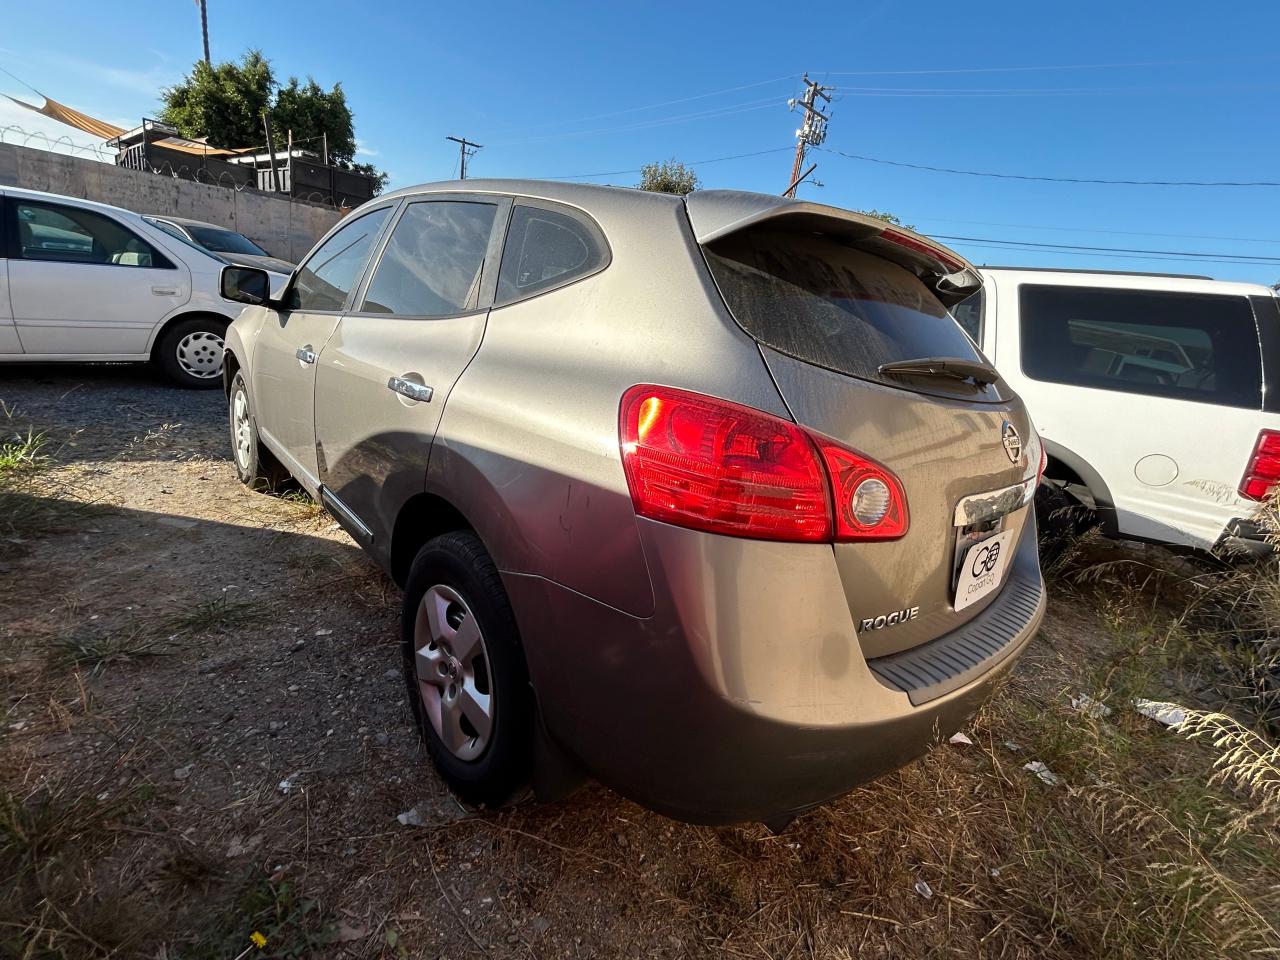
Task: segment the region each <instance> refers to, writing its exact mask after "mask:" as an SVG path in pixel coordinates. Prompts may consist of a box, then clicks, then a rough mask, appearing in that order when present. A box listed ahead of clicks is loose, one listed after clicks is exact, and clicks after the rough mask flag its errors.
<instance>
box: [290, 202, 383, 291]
mask: <svg viewBox="0 0 1280 960" xmlns="http://www.w3.org/2000/svg"><path fill="white" fill-rule="evenodd" d="M390 214H391V207H382V208H380V209H378V210H374V211H373V212H372V213H366V214H365V215H364V216H362V217H357V218H356V219H355V220H352V221H351V222H350V223H348V224H346V225H345V226H343V227H342V229H340V230H339V231H338V232H337V233H335V234H334V235H333V236H331V237H330V238H329V239H328V240H326V241H325V242H324V243H322V244H321V245H320V246H319V247H317V248H316V249H315V250H314V251H313V252H312V254H311V256H310V257H308V258H307V261H306V263H304V264H303V265H302V267H301V268H300V269H299V270H298V274H297V279H296V280H295V281H294V284H293V292H292V294H291V295H290V300H291V302H290V304H289V306H290V307H291V308H292V309H294V310H319V311H336V310H341V309H342V306H343V304H345V303H346V302H347V294H349V293H350V292H351V288H352V287H354V286H355V285H356V282H357V281H358V280H359V279H360V274H361V273H363V272H364V266H365V264H366V263H368V262H369V254H370V253H372V252H373V244H374V242H375V241H376V240H377V239H378V234H380V233H381V232H382V227H383V224H385V223H386V222H387V217H388V216H390Z"/></svg>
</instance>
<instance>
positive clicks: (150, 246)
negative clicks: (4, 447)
mask: <svg viewBox="0 0 1280 960" xmlns="http://www.w3.org/2000/svg"><path fill="white" fill-rule="evenodd" d="M223 266H225V262H224V261H222V260H221V259H219V258H218V257H216V256H213V255H211V254H209V253H207V252H206V251H204V250H201V249H200V248H199V247H197V246H195V245H194V244H191V243H188V242H186V241H184V240H182V239H180V238H177V237H175V236H173V235H171V234H169V233H166V232H165V231H163V230H161V229H158V228H157V227H155V226H154V225H152V224H150V223H148V222H147V221H146V220H144V219H143V218H142V217H141V216H139V215H138V214H136V213H133V212H131V211H129V210H123V209H121V208H119V207H111V206H107V205H105V204H101V203H93V202H91V201H88V200H77V199H75V198H72V197H62V196H58V195H56V194H51V193H41V192H38V191H35V190H20V189H17V188H14V187H4V188H0V363H12V362H39V363H48V362H51V361H58V362H61V361H69V362H85V361H104V360H109V361H121V360H123V361H152V362H154V363H155V364H156V365H157V366H159V368H160V369H161V370H163V371H164V372H165V373H166V374H167V375H168V376H169V377H170V378H171V379H172V380H173V381H174V382H176V383H178V384H180V385H181V386H184V387H215V386H218V385H219V383H220V381H221V377H222V341H223V336H224V334H225V333H226V329H227V324H229V323H230V322H231V321H232V320H234V319H235V318H236V317H237V316H239V314H240V311H241V309H242V305H241V304H237V303H232V302H231V301H229V300H226V299H224V298H223V297H222V296H221V294H220V293H219V278H220V275H221V273H222V268H223ZM274 279H276V278H273V280H274ZM280 279H281V280H283V278H280ZM274 285H275V284H274V283H273V286H274Z"/></svg>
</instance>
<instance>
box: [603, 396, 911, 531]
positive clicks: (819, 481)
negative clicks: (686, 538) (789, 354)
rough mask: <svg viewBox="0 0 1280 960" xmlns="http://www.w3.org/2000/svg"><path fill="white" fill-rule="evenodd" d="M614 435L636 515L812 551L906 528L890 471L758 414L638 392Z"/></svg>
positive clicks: (699, 399) (626, 402) (903, 504)
mask: <svg viewBox="0 0 1280 960" xmlns="http://www.w3.org/2000/svg"><path fill="white" fill-rule="evenodd" d="M619 436H620V439H621V444H622V462H623V466H624V468H625V469H626V474H627V485H628V487H629V489H630V491H631V499H632V502H633V503H634V504H635V508H636V513H637V514H639V515H640V516H644V517H650V518H652V519H654V520H662V521H665V522H667V523H673V524H677V525H679V526H682V527H692V528H694V529H697V530H706V531H709V532H712V533H722V534H727V535H729V536H737V537H751V538H755V539H760V540H788V541H800V542H810V543H822V542H830V541H832V540H883V539H892V538H894V537H900V536H902V535H903V534H904V533H905V532H906V529H907V500H906V496H905V495H904V493H903V490H902V484H901V483H900V482H899V481H898V479H897V478H896V477H895V476H894V475H893V474H892V473H890V472H889V471H888V470H886V469H885V468H884V467H882V466H880V465H879V464H877V463H875V462H874V461H871V460H868V459H867V458H865V457H863V456H862V455H861V454H858V453H856V452H855V451H852V450H849V449H848V448H846V447H842V446H840V445H838V444H836V443H835V442H834V441H831V440H829V439H827V438H825V437H818V436H813V435H810V434H809V433H807V432H806V431H804V430H803V429H801V428H800V427H798V426H796V425H795V424H794V423H792V422H791V421H789V420H783V419H781V418H779V417H775V416H772V415H771V414H767V413H764V412H763V411H760V410H755V409H752V408H750V407H744V406H741V405H739V404H736V403H729V402H728V401H725V400H718V399H715V398H714V397H707V396H703V395H702V394H697V393H690V392H688V391H686V390H676V389H674V388H671V387H655V386H650V385H644V384H642V385H640V386H636V387H632V388H631V389H630V390H628V391H627V392H626V393H625V394H624V395H623V397H622V410H621V418H620V423H619ZM819 451H821V452H819ZM833 503H834V504H835V508H834V509H833Z"/></svg>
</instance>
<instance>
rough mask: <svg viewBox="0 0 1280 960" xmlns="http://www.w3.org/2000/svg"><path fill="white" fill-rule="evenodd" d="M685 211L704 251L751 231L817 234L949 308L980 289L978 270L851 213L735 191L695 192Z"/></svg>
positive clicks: (906, 233) (912, 235) (907, 233)
mask: <svg viewBox="0 0 1280 960" xmlns="http://www.w3.org/2000/svg"><path fill="white" fill-rule="evenodd" d="M685 207H686V209H687V210H688V212H689V222H690V224H692V226H693V235H694V238H695V239H696V240H697V241H698V243H699V244H700V245H702V246H706V245H707V244H710V243H714V242H715V241H717V240H720V239H722V238H723V237H727V236H729V235H730V234H734V233H739V232H741V231H743V230H750V229H752V228H755V227H767V228H768V229H769V230H775V231H782V232H788V233H792V232H793V233H806V234H815V233H820V234H823V235H825V236H828V237H831V238H833V239H835V240H838V241H839V242H841V243H844V244H846V245H848V246H850V247H854V248H856V249H858V250H865V251H866V252H868V253H874V254H876V255H877V256H880V257H884V258H885V259H886V260H890V261H892V262H893V263H896V264H898V265H899V266H902V267H904V268H906V269H907V270H910V271H911V272H912V273H913V274H915V275H916V276H917V277H919V278H920V279H921V280H922V281H923V282H924V284H925V285H926V286H927V287H929V288H930V289H931V290H933V291H934V293H936V294H937V296H938V299H939V300H941V301H942V302H943V303H944V304H946V305H947V306H952V305H954V304H957V303H959V302H960V301H961V300H964V299H965V298H966V297H968V296H970V295H971V294H974V293H976V292H977V291H978V290H979V289H980V288H981V286H982V275H981V274H980V273H978V268H977V267H975V266H974V265H973V264H972V263H970V262H969V261H968V260H966V259H965V258H964V257H962V256H960V255H959V254H958V253H956V252H954V251H953V250H950V249H948V248H947V247H944V246H942V245H941V244H939V243H936V242H934V241H933V240H930V239H929V238H928V237H923V236H921V235H920V234H918V233H916V232H914V231H912V230H908V229H907V228H905V227H899V226H895V225H894V224H891V223H886V222H885V221H884V220H880V219H878V218H876V217H869V216H867V215H866V214H862V213H855V212H854V211H852V210H842V209H841V208H840V207H829V206H827V205H826V204H822V203H810V202H809V201H807V200H792V199H790V198H788V197H771V196H768V195H766V194H762V193H745V192H743V191H738V190H697V191H695V192H693V193H691V194H689V195H688V197H686V198H685Z"/></svg>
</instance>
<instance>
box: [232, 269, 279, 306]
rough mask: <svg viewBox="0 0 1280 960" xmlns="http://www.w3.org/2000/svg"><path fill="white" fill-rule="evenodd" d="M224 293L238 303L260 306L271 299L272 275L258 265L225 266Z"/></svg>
mask: <svg viewBox="0 0 1280 960" xmlns="http://www.w3.org/2000/svg"><path fill="white" fill-rule="evenodd" d="M222 295H223V296H224V297H225V298H226V299H228V300H234V301H235V302H236V303H247V304H250V305H252V306H260V305H261V304H264V303H268V302H270V300H271V277H269V276H268V275H267V271H265V270H259V269H258V268H257V267H223V268H222Z"/></svg>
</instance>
